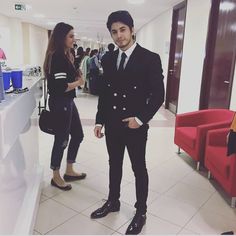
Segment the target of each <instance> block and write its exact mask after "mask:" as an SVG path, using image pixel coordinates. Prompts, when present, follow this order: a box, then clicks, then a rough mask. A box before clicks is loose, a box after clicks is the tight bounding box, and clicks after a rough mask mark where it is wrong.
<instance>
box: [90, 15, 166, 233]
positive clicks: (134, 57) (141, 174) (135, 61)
mask: <svg viewBox="0 0 236 236" xmlns="http://www.w3.org/2000/svg"><path fill="white" fill-rule="evenodd" d="M107 28H108V30H109V32H110V34H111V37H112V39H113V40H114V42H115V44H116V45H117V46H118V50H116V51H114V52H113V53H111V54H110V55H109V57H108V59H107V60H106V61H105V63H104V65H103V71H104V73H103V86H102V89H101V92H100V94H99V101H98V110H97V115H96V125H95V128H94V134H95V136H96V137H97V138H101V137H102V136H103V133H102V128H103V126H105V136H106V146H107V150H108V154H109V166H110V170H109V195H108V200H107V201H106V203H105V204H104V205H103V206H102V207H101V208H98V209H97V210H95V211H94V212H92V214H91V218H92V219H97V218H102V217H105V216H106V215H107V214H109V213H111V212H116V211H119V210H120V201H119V198H120V183H121V178H122V165H123V158H124V151H125V148H127V150H128V154H129V158H130V161H131V164H132V169H133V172H134V176H135V186H136V203H135V205H134V206H135V208H136V213H135V216H134V218H133V219H132V221H131V223H130V225H129V226H128V228H127V230H126V234H139V233H140V232H141V230H142V228H143V226H144V224H145V222H146V211H147V203H146V202H147V197H148V172H147V168H146V160H145V152H146V142H147V138H148V128H149V125H148V123H149V121H150V120H151V119H152V117H153V116H154V115H155V113H156V112H157V111H158V109H159V108H160V107H161V105H162V103H163V101H164V83H163V75H162V65H161V60H160V56H159V55H158V54H156V53H153V52H150V51H148V50H147V49H145V48H143V47H141V46H140V45H138V44H137V43H136V42H135V41H134V39H133V35H134V24H133V19H132V17H131V15H130V14H129V12H127V11H116V12H113V13H111V14H110V15H109V17H108V20H107Z"/></svg>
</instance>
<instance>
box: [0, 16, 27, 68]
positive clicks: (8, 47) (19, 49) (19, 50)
mask: <svg viewBox="0 0 236 236" xmlns="http://www.w3.org/2000/svg"><path fill="white" fill-rule="evenodd" d="M5 33H6V34H5ZM0 37H1V39H2V41H0V42H1V45H0V47H1V48H3V50H4V51H5V53H6V57H7V63H8V65H11V66H13V67H14V66H19V65H22V62H23V39H22V27H21V22H20V21H19V20H18V19H15V18H9V17H6V16H3V15H1V14H0Z"/></svg>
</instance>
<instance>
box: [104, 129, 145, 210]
mask: <svg viewBox="0 0 236 236" xmlns="http://www.w3.org/2000/svg"><path fill="white" fill-rule="evenodd" d="M147 131H148V125H143V126H141V127H140V128H138V129H130V128H128V127H123V128H119V129H110V128H108V129H107V127H106V145H107V150H108V154H109V166H110V170H109V196H108V199H109V200H111V201H114V202H116V201H118V200H119V198H120V183H121V178H122V164H123V158H124V151H125V147H126V148H127V150H128V154H129V158H130V161H131V165H132V169H133V172H134V175H135V186H136V203H135V208H136V209H137V212H139V213H141V214H145V213H146V211H147V204H146V202H147V197H148V173H147V168H146V161H145V153H146V142H147Z"/></svg>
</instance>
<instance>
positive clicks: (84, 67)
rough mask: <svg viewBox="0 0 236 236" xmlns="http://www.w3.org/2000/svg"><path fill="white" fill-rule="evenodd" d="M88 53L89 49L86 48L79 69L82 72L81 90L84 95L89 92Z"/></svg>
mask: <svg viewBox="0 0 236 236" xmlns="http://www.w3.org/2000/svg"><path fill="white" fill-rule="evenodd" d="M89 53H90V48H86V50H85V56H84V58H83V60H82V62H81V65H80V69H81V71H82V74H83V76H84V80H85V84H84V89H83V92H85V93H87V92H89Z"/></svg>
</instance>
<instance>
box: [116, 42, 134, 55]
mask: <svg viewBox="0 0 236 236" xmlns="http://www.w3.org/2000/svg"><path fill="white" fill-rule="evenodd" d="M136 46H137V43H136V42H134V44H133V45H132V46H131V47H130V48H128V49H127V50H126V51H122V50H121V49H120V48H119V55H121V54H122V53H123V52H124V53H125V54H126V56H127V57H130V55H131V54H132V52H133V51H134V49H135V47H136Z"/></svg>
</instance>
